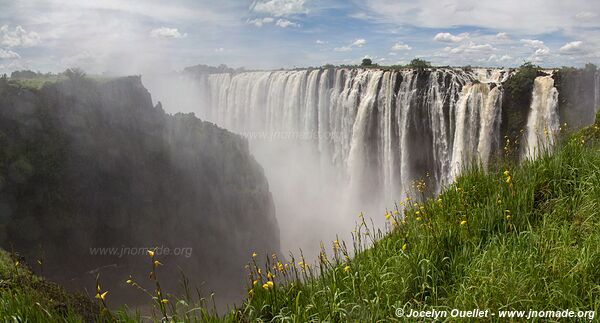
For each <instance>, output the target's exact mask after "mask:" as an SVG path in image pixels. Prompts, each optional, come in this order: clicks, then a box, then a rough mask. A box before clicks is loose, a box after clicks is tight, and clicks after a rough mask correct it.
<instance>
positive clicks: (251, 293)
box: [248, 289, 254, 297]
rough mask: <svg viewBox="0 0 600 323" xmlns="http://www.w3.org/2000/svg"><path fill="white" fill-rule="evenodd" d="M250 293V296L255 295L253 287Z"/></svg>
mask: <svg viewBox="0 0 600 323" xmlns="http://www.w3.org/2000/svg"><path fill="white" fill-rule="evenodd" d="M248 295H249V296H250V297H252V296H254V289H251V290H249V291H248Z"/></svg>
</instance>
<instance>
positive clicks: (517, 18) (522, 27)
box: [361, 0, 600, 35]
mask: <svg viewBox="0 0 600 323" xmlns="http://www.w3.org/2000/svg"><path fill="white" fill-rule="evenodd" d="M361 2H364V3H365V7H367V8H368V9H369V11H370V16H376V17H378V21H379V22H384V23H393V24H402V25H413V26H420V27H424V28H440V29H441V28H454V27H456V26H465V25H468V26H471V27H477V28H481V29H488V30H502V31H507V32H510V33H513V34H532V35H535V34H542V33H548V32H554V31H558V30H568V29H570V28H578V27H581V21H580V20H578V19H577V18H576V16H577V15H578V14H580V13H587V12H593V13H600V2H599V1H590V0H571V1H569V2H568V4H567V3H566V2H565V1H563V0H529V1H522V0H505V1H481V0H444V1H439V0H413V1H398V0H363V1H361ZM583 16H584V17H586V19H588V21H587V22H588V23H589V24H588V27H600V20H599V19H593V18H587V16H591V14H583Z"/></svg>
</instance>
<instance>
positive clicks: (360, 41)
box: [334, 38, 367, 52]
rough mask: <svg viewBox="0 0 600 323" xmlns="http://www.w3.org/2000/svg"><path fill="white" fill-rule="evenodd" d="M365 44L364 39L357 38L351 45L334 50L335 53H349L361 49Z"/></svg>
mask: <svg viewBox="0 0 600 323" xmlns="http://www.w3.org/2000/svg"><path fill="white" fill-rule="evenodd" d="M366 43H367V40H366V39H364V38H359V39H357V40H355V41H354V42H353V43H352V44H350V45H348V46H343V47H337V48H334V50H335V51H337V52H349V51H351V50H352V49H353V48H360V47H363V46H364V45H365V44H366Z"/></svg>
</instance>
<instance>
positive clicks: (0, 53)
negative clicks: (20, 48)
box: [0, 48, 21, 59]
mask: <svg viewBox="0 0 600 323" xmlns="http://www.w3.org/2000/svg"><path fill="white" fill-rule="evenodd" d="M17 58H21V55H19V54H17V53H15V52H13V51H12V50H9V49H2V48H0V59H17Z"/></svg>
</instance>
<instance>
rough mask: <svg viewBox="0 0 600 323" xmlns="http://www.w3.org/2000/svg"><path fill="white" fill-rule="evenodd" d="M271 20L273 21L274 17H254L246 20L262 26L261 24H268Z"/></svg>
mask: <svg viewBox="0 0 600 323" xmlns="http://www.w3.org/2000/svg"><path fill="white" fill-rule="evenodd" d="M273 21H275V19H273V18H271V17H265V18H256V19H252V20H248V21H247V23H249V24H251V25H254V26H256V27H262V26H263V25H267V24H270V23H272V22H273Z"/></svg>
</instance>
